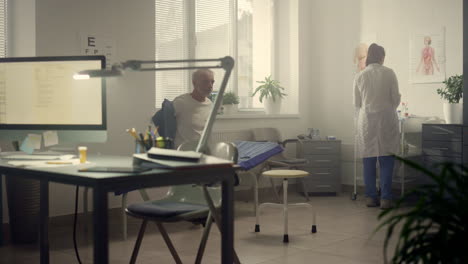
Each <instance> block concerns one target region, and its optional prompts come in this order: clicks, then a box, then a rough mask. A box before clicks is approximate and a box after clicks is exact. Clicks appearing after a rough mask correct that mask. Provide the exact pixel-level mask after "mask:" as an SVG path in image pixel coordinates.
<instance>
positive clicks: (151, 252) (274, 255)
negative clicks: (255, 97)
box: [0, 194, 393, 264]
mask: <svg viewBox="0 0 468 264" xmlns="http://www.w3.org/2000/svg"><path fill="white" fill-rule="evenodd" d="M291 196H292V199H291V198H290V201H295V200H302V199H303V198H302V197H300V196H298V195H296V196H295V195H294V194H291ZM310 203H311V204H312V205H313V206H314V207H315V208H316V211H317V229H318V232H317V233H315V234H312V233H311V232H310V230H311V212H310V211H309V210H307V209H305V208H291V209H290V210H289V240H290V242H289V244H284V243H283V242H282V237H283V233H282V232H283V231H282V228H283V222H282V214H281V211H280V210H279V209H276V208H265V210H264V211H262V215H261V232H260V233H255V232H253V230H254V225H255V217H254V213H253V205H252V203H246V202H236V219H235V243H236V251H237V254H238V255H239V257H240V260H241V262H242V263H249V264H254V263H258V264H260V263H261V264H281V263H283V264H284V263H320V264H327V263H340V264H343V263H348V264H354V263H356V264H365V263H369V264H371V263H372V264H375V263H384V261H383V243H384V242H383V241H384V236H385V234H384V232H383V231H380V232H378V233H376V234H374V235H372V234H373V231H374V229H375V227H376V225H377V224H378V220H377V215H378V214H379V213H380V212H381V211H380V209H377V208H367V207H366V206H365V204H364V202H363V199H362V197H361V198H359V197H358V200H357V201H351V200H350V199H349V195H348V194H343V195H341V196H336V197H311V202H310ZM110 219H111V223H110V225H111V226H110V228H111V232H110V233H111V237H110V240H111V244H110V262H111V263H128V262H129V259H130V255H131V252H132V249H133V246H134V242H135V239H136V234H137V232H138V229H139V225H140V222H139V221H138V220H135V219H132V218H129V224H128V230H129V238H128V240H126V241H123V240H122V235H121V233H120V227H121V226H120V219H119V218H118V215H115V216H114V214H113V213H111V217H110ZM80 220H82V219H80ZM81 222H82V221H81ZM166 227H167V228H168V230H169V233H170V237H171V239H172V240H173V242H174V245H175V247H176V249H177V250H178V252H179V253H180V255H181V258H182V261H183V262H184V263H193V260H194V259H195V254H196V251H197V247H198V242H199V238H200V236H201V231H202V228H201V227H200V226H195V225H193V224H190V223H176V224H168V225H166ZM78 228H79V234H78V244H79V252H80V257H81V260H82V262H83V263H92V240H91V234H89V233H85V232H83V226H82V225H80V226H79V227H78ZM219 244H220V234H219V232H218V230H217V229H216V228H215V226H213V229H212V231H211V234H210V238H209V242H208V245H207V249H206V252H205V256H204V259H203V263H208V264H210V263H220V245H219ZM36 247H37V246H36V245H25V246H12V245H7V246H4V247H1V248H0V263H39V252H38V251H37V249H36ZM50 248H51V252H50V256H51V263H67V264H71V263H78V262H77V260H76V256H75V253H74V249H73V243H72V229H71V225H51V226H50ZM391 250H393V248H392V249H391ZM390 252H391V251H389V254H390ZM137 263H174V261H173V259H172V257H171V255H170V254H169V251H168V249H167V247H166V246H165V244H164V242H163V240H162V238H161V236H160V234H159V233H158V231H156V226H155V225H152V224H149V225H148V227H147V232H146V235H145V238H144V239H143V243H142V247H141V249H140V254H139V256H138V260H137Z"/></svg>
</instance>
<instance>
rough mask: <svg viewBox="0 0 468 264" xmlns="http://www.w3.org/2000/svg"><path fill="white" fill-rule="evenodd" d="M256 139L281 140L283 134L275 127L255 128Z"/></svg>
mask: <svg viewBox="0 0 468 264" xmlns="http://www.w3.org/2000/svg"><path fill="white" fill-rule="evenodd" d="M252 131H253V134H254V139H255V141H270V142H281V134H280V132H279V131H278V129H276V128H273V127H261V128H253V129H252Z"/></svg>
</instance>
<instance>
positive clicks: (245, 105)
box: [155, 0, 297, 109]
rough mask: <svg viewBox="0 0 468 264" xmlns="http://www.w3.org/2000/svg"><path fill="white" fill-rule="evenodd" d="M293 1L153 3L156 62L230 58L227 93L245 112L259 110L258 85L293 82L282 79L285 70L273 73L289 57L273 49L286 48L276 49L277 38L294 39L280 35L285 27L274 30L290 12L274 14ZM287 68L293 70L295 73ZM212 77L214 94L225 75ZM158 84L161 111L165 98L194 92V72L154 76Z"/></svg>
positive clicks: (179, 0)
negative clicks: (272, 80) (270, 80)
mask: <svg viewBox="0 0 468 264" xmlns="http://www.w3.org/2000/svg"><path fill="white" fill-rule="evenodd" d="M291 1H295V2H297V0H289V1H284V0H281V1H278V0H192V1H184V0H157V1H155V15H156V20H155V21H156V25H155V43H156V45H155V46H156V50H155V54H156V60H164V59H189V58H190V59H196V58H199V59H202V58H221V57H224V56H227V55H229V56H232V57H233V58H234V59H235V61H236V65H235V69H234V71H233V73H232V75H231V78H230V80H229V83H228V87H227V90H231V91H234V92H236V93H237V94H238V95H239V97H240V101H241V102H240V105H239V107H240V108H241V109H253V108H257V109H261V108H263V105H262V104H261V103H260V102H259V101H258V98H252V97H251V95H252V92H253V90H254V89H255V88H256V87H257V86H258V84H257V82H256V81H259V80H263V79H264V78H265V77H266V76H269V75H272V76H273V77H275V78H277V79H278V78H279V76H286V77H287V78H290V77H289V76H290V75H289V74H281V73H280V71H282V68H278V67H275V62H278V60H277V59H276V57H278V56H282V57H284V56H285V55H284V54H285V53H286V54H290V52H284V49H283V51H282V52H281V53H279V52H275V49H276V50H279V48H283V47H282V46H281V44H280V45H277V44H275V42H276V41H275V36H278V35H282V36H290V34H289V33H288V34H286V33H285V32H281V31H280V30H284V26H282V27H275V26H277V25H276V24H275V23H276V22H275V15H277V14H279V15H280V16H281V17H284V14H283V13H285V12H286V11H282V10H279V9H278V8H275V4H277V5H278V7H281V9H283V5H285V4H284V3H285V2H286V3H287V4H286V5H287V6H289V2H291ZM280 5H281V6H280ZM286 15H288V14H286ZM287 17H289V16H287ZM296 20H297V16H296ZM275 28H277V29H275ZM287 46H288V47H289V45H287ZM278 58H279V57H278ZM279 59H280V60H281V58H279ZM296 61H297V60H296ZM289 62H290V61H289V60H288V63H289ZM283 66H285V65H283ZM277 68H278V69H277ZM284 68H287V69H288V70H289V69H290V68H291V67H288V66H286V67H284ZM275 70H276V72H275ZM278 70H279V71H278ZM214 71H215V90H216V84H218V85H219V84H220V83H221V79H222V77H223V75H224V71H223V70H219V69H218V70H214ZM155 78H156V82H155V83H156V107H157V108H159V107H160V106H161V103H162V101H163V100H164V98H168V99H173V98H175V97H176V96H177V95H179V94H182V93H186V92H190V91H191V90H192V85H191V76H190V72H184V71H180V72H179V71H167V72H166V71H163V72H156V73H155ZM280 81H281V80H280ZM282 83H283V81H282ZM295 89H297V85H296V87H295ZM296 94H297V93H296ZM296 107H297V106H296Z"/></svg>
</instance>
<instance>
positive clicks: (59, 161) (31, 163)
mask: <svg viewBox="0 0 468 264" xmlns="http://www.w3.org/2000/svg"><path fill="white" fill-rule="evenodd" d="M21 153H22V152H12V153H0V157H1V158H2V159H3V160H8V164H10V165H13V166H22V167H57V166H66V165H68V166H70V165H77V164H79V163H80V160H79V159H76V158H75V155H27V154H21Z"/></svg>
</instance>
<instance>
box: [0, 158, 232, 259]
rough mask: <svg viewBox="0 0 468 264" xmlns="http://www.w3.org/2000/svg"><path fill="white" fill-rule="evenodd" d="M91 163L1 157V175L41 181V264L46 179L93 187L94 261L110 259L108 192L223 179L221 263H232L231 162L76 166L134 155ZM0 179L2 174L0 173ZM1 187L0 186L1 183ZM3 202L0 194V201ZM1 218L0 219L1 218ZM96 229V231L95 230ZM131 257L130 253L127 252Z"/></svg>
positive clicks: (119, 161)
mask: <svg viewBox="0 0 468 264" xmlns="http://www.w3.org/2000/svg"><path fill="white" fill-rule="evenodd" d="M90 161H92V162H93V164H92V165H89V164H80V165H77V166H63V167H55V168H19V167H12V166H11V165H8V164H7V162H6V161H5V160H2V161H0V175H8V176H12V177H25V178H32V179H37V180H39V181H40V222H39V225H40V227H39V243H40V258H41V262H40V263H41V264H43V263H49V239H48V217H49V182H58V183H64V184H71V185H80V186H86V187H90V188H93V208H94V209H93V227H94V229H93V230H95V231H94V234H93V240H94V263H99V264H101V263H109V241H108V238H109V234H108V229H109V226H108V199H107V193H108V192H114V191H117V190H121V189H123V188H135V189H139V188H149V187H158V186H168V185H179V184H191V183H213V182H221V183H222V209H221V213H222V223H221V225H222V231H221V234H222V240H221V243H222V245H221V253H222V263H233V242H234V232H233V231H234V228H233V223H234V199H233V198H234V197H233V193H234V177H235V171H234V168H233V166H232V164H230V163H226V164H209V163H208V164H198V165H197V166H195V167H192V168H190V169H182V168H173V169H152V170H151V171H147V172H143V173H140V174H134V173H93V172H86V173H84V172H78V169H79V168H82V167H89V166H94V165H99V166H120V167H121V166H130V165H131V164H132V161H133V159H132V158H131V157H122V156H100V157H96V158H90ZM0 180H1V177H0ZM0 187H1V186H0ZM1 202H2V199H1V196H0V203H1ZM1 220H2V219H0V221H1ZM96 230H97V231H96ZM129 259H130V256H129Z"/></svg>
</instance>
